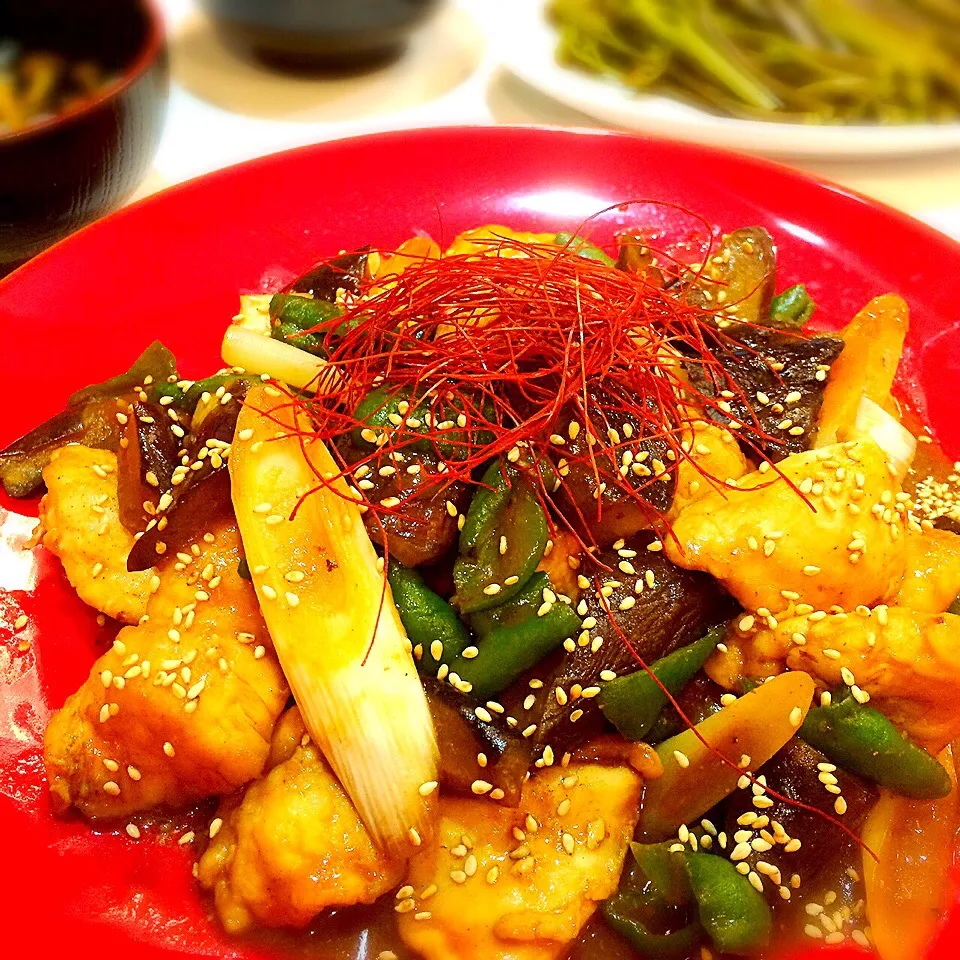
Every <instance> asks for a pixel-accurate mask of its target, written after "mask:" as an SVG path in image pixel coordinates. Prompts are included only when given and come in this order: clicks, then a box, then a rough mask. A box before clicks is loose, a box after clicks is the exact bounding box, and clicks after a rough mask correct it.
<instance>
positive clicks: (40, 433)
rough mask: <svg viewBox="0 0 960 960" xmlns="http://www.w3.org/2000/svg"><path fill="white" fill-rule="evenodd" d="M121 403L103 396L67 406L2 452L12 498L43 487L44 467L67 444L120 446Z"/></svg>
mask: <svg viewBox="0 0 960 960" xmlns="http://www.w3.org/2000/svg"><path fill="white" fill-rule="evenodd" d="M121 406H122V405H121V404H118V403H117V401H116V400H115V399H113V398H106V399H104V398H101V399H97V400H91V401H89V402H87V403H84V404H80V405H77V406H73V407H67V409H66V410H62V411H61V412H60V413H58V414H56V415H55V416H53V417H51V418H50V419H49V420H47V421H45V422H44V423H42V424H40V426H39V427H35V428H34V429H33V430H31V431H30V432H29V433H28V434H26V435H25V436H23V437H21V438H20V439H19V440H14V441H13V443H11V444H10V446H8V447H7V448H6V449H5V450H3V451H0V482H2V483H3V486H4V489H5V490H6V491H7V493H8V494H9V495H10V496H11V497H29V496H32V495H33V494H35V493H38V492H39V491H40V489H41V487H42V486H43V468H44V467H45V466H46V465H47V464H48V463H49V462H50V458H51V457H52V456H53V454H54V453H55V452H56V451H57V450H59V449H60V447H62V446H64V445H65V444H67V443H83V444H85V445H86V446H88V447H93V448H94V449H97V450H113V451H116V450H117V449H118V448H119V442H120V424H119V423H118V421H117V419H116V414H117V411H118V410H119V409H120V407H121Z"/></svg>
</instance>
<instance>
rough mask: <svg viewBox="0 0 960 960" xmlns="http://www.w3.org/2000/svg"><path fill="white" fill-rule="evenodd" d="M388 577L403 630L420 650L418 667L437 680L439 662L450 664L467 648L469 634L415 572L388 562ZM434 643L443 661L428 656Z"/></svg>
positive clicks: (443, 601) (440, 598)
mask: <svg viewBox="0 0 960 960" xmlns="http://www.w3.org/2000/svg"><path fill="white" fill-rule="evenodd" d="M387 577H388V579H389V580H390V589H391V591H393V601H394V603H396V605H397V612H398V613H399V614H400V620H401V622H402V623H403V628H404V629H405V630H406V631H407V636H408V637H409V638H410V642H411V643H412V644H413V646H414V648H416V647H417V646H420V647H422V649H423V656H422V657H421V658H420V659H419V660H418V661H417V666H418V668H419V669H420V670H421V671H423V672H424V673H428V674H430V675H431V676H436V673H437V670H438V669H439V668H440V664H441V662H446V663H449V662H450V661H451V660H452V659H454V658H456V657H458V656H459V655H460V654H461V653H462V652H463V650H464V648H465V647H468V646H469V645H470V634H469V633H468V632H467V628H466V627H465V626H464V625H463V623H462V622H461V620H460V618H459V617H458V616H457V614H456V612H455V611H454V609H453V607H451V606H450V604H449V603H447V602H446V600H444V599H443V597H441V596H439V595H438V594H436V593H434V592H433V591H432V590H431V589H430V588H429V587H428V586H427V585H426V584H425V583H424V582H423V577H421V576H420V574H419V573H417V571H416V570H411V569H410V568H409V567H405V566H403V564H400V563H396V562H395V561H391V562H390V566H389V567H388V568H387ZM434 640H439V641H440V642H441V643H442V644H443V654H442V660H438V659H437V658H436V657H434V655H433V653H432V652H431V646H432V644H433V642H434Z"/></svg>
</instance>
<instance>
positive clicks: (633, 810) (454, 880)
mask: <svg viewBox="0 0 960 960" xmlns="http://www.w3.org/2000/svg"><path fill="white" fill-rule="evenodd" d="M640 787H641V779H640V777H639V776H638V775H637V774H636V772H634V771H633V770H631V769H630V768H627V767H612V766H601V765H599V764H591V763H572V764H570V766H569V767H566V768H558V767H550V768H546V769H544V770H543V771H541V772H539V773H537V774H536V775H535V776H534V777H532V778H531V779H530V780H529V781H527V783H526V785H525V786H524V789H523V796H522V798H521V803H520V806H519V807H518V808H517V809H506V808H503V807H500V806H499V805H498V804H497V803H496V802H494V801H491V800H489V799H487V798H477V799H464V798H454V797H441V799H440V821H439V826H438V829H437V833H436V836H435V839H434V840H433V841H432V842H431V843H430V844H429V845H428V846H426V847H425V849H424V850H423V852H422V853H419V854H417V856H415V857H414V858H413V859H412V860H411V861H410V866H409V869H408V871H407V876H406V883H408V884H410V885H411V886H412V887H413V890H414V894H413V896H412V897H411V898H410V899H409V902H410V904H411V906H410V908H407V907H405V906H400V908H399V909H400V911H401V915H400V917H399V918H398V922H399V929H400V935H401V937H402V939H403V941H404V943H405V944H406V945H407V946H408V947H409V948H410V949H411V950H414V951H416V952H417V953H418V954H419V955H421V956H422V957H424V958H425V960H449V958H451V957H457V958H458V960H555V958H558V957H561V956H563V955H564V954H565V952H566V951H567V949H568V947H569V945H570V943H571V942H572V941H573V940H574V939H575V938H576V937H577V935H578V934H579V932H580V930H581V928H582V927H583V925H584V924H585V923H586V922H587V920H588V919H589V918H590V916H591V915H592V914H593V912H594V910H595V909H596V908H597V904H598V903H599V902H600V901H602V900H604V899H606V898H607V897H609V896H610V895H611V894H612V893H613V892H614V891H615V890H616V888H617V884H618V882H619V879H620V871H621V869H622V867H623V860H624V857H625V855H626V851H627V845H628V842H629V840H630V838H631V836H632V834H633V829H634V826H635V825H636V821H637V814H638V811H639V801H640ZM516 831H522V833H518V832H516ZM426 888H433V889H435V890H436V892H435V893H433V894H432V895H430V896H429V897H428V898H426V899H424V898H422V893H423V891H424V890H425V889H426ZM403 911H406V912H403ZM423 913H427V914H428V915H427V916H423ZM418 914H420V918H419V919H417V915H418Z"/></svg>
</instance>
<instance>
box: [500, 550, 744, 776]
mask: <svg viewBox="0 0 960 960" xmlns="http://www.w3.org/2000/svg"><path fill="white" fill-rule="evenodd" d="M652 542H653V536H652V535H651V534H649V533H644V534H640V535H638V536H636V537H634V538H632V539H631V540H629V541H627V543H626V544H625V545H624V546H623V547H621V548H620V549H619V550H612V549H611V550H608V551H605V552H604V553H602V554H601V555H600V556H599V564H600V565H598V567H597V571H596V579H597V581H598V582H599V583H600V585H601V590H602V591H604V592H609V596H607V597H603V598H602V600H601V594H599V593H597V591H596V590H595V589H594V588H593V587H591V588H588V589H587V590H585V591H584V593H583V596H582V597H581V599H580V601H579V603H578V605H577V612H578V613H580V614H581V616H582V617H583V621H582V622H583V623H585V624H589V625H590V626H588V627H584V629H583V632H581V633H580V635H579V637H578V638H577V640H576V642H575V644H574V646H573V649H572V650H564V651H562V652H561V653H560V654H557V655H554V657H553V658H551V659H550V660H548V661H544V662H543V663H541V664H540V665H538V667H536V668H534V670H533V671H531V672H530V674H528V675H527V676H525V677H524V678H522V679H521V680H520V681H518V682H517V683H516V684H514V685H513V686H512V687H511V688H510V689H509V690H507V691H505V692H504V694H503V705H504V707H505V708H506V711H507V714H508V715H510V716H513V717H516V718H517V720H518V726H519V727H520V729H521V730H529V729H530V727H531V726H534V725H535V727H536V729H535V730H534V731H533V732H531V733H530V734H528V736H529V738H530V740H531V742H532V743H533V748H534V753H535V754H536V755H537V756H540V755H542V753H543V751H544V749H545V748H546V747H548V746H549V747H550V748H551V749H552V750H553V752H554V754H555V755H557V756H558V757H559V755H560V753H561V752H565V751H568V750H572V749H574V748H575V747H576V746H578V745H579V744H581V743H583V742H584V741H586V740H588V739H590V738H591V737H594V736H596V735H597V734H598V733H599V732H601V731H602V730H603V729H604V726H605V720H604V718H603V714H602V713H601V712H600V709H599V706H598V702H597V700H596V699H595V693H596V692H598V691H599V688H600V686H601V685H602V684H603V682H604V681H603V677H604V676H607V677H609V674H608V673H607V671H610V672H611V673H614V674H616V675H620V674H626V673H633V672H634V671H635V670H639V669H642V668H641V665H640V664H639V663H638V661H637V657H640V658H641V659H642V660H643V662H644V663H647V664H650V663H653V662H654V661H655V660H658V659H660V658H661V657H664V656H666V655H667V654H668V653H672V652H673V651H674V650H676V649H677V648H678V647H682V646H684V645H685V644H688V643H691V642H693V641H694V640H697V639H699V638H700V637H702V636H703V634H704V633H706V631H707V630H708V629H709V628H710V627H712V626H714V625H716V624H718V623H722V622H723V621H724V620H727V619H729V617H731V616H732V615H733V613H734V612H735V610H736V609H737V608H736V605H735V604H734V602H733V601H732V600H731V598H730V597H729V596H728V595H727V593H726V592H725V591H724V590H723V589H722V587H720V585H719V584H718V583H717V581H716V580H714V579H713V577H710V576H707V575H706V574H704V573H698V572H695V571H689V570H681V569H680V568H679V567H676V566H674V565H673V564H672V563H671V562H670V561H669V560H667V558H666V557H664V556H663V554H662V553H661V552H659V551H650V550H648V549H647V547H648V545H649V544H650V543H652ZM623 563H627V564H630V565H631V566H632V567H633V569H634V571H635V572H634V573H632V574H628V573H626V572H624V569H623V568H622V567H621V566H620V565H621V564H623ZM640 584H642V588H640V589H639V590H638V585H640ZM631 599H632V601H633V603H632V605H631ZM608 611H609V612H608ZM611 617H612V618H613V622H614V623H615V624H616V626H617V627H618V628H619V630H620V631H622V633H623V635H624V636H625V637H626V640H627V641H629V646H628V644H627V643H626V642H625V641H624V640H623V638H622V637H621V636H620V634H619V633H618V632H617V630H615V629H614V627H613V624H611V622H610V618H611ZM631 647H632V649H631ZM531 681H532V682H533V685H532V686H531ZM531 696H532V697H533V700H531V699H530V698H531Z"/></svg>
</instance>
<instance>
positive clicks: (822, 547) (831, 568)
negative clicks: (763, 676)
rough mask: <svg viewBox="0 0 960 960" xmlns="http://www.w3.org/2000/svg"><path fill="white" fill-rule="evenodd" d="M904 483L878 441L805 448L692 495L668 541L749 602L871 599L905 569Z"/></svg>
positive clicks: (682, 562) (851, 603) (693, 566)
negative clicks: (700, 494) (893, 472)
mask: <svg viewBox="0 0 960 960" xmlns="http://www.w3.org/2000/svg"><path fill="white" fill-rule="evenodd" d="M778 470H779V474H778V473H777V471H778ZM900 492H901V490H900V485H899V484H898V483H897V482H896V481H895V480H894V479H893V477H892V476H891V473H890V470H889V468H888V465H887V458H886V456H885V455H884V453H883V451H882V450H881V449H880V448H879V447H878V446H877V445H876V444H875V443H874V442H873V441H870V440H863V441H850V442H847V443H839V444H834V445H833V446H830V447H824V448H822V449H819V450H807V451H805V452H803V453H798V454H793V455H792V456H789V457H786V458H785V459H783V460H781V461H780V463H779V464H778V465H777V467H776V468H775V469H774V468H767V469H765V470H758V471H756V472H754V473H750V474H748V475H747V476H745V477H743V478H741V479H740V480H739V481H738V482H737V485H736V488H732V487H729V486H727V487H725V488H722V489H711V490H710V491H709V492H708V493H707V494H706V495H705V496H703V497H701V498H700V499H699V500H696V501H695V502H693V503H691V504H690V505H689V506H687V507H686V509H684V510H682V511H681V512H680V514H679V515H678V516H677V518H676V519H675V520H674V522H673V530H672V534H673V535H672V536H668V537H666V538H665V540H664V551H665V553H666V555H667V557H668V558H669V559H670V560H672V561H673V562H674V563H675V564H677V566H680V567H685V568H687V569H688V570H704V571H706V572H707V573H709V574H712V575H713V576H714V577H716V578H717V579H718V580H720V581H721V583H723V585H724V586H725V587H726V588H727V589H728V590H729V591H730V593H732V594H733V595H734V597H736V598H737V600H739V601H740V603H741V604H742V605H743V606H744V607H745V608H746V609H747V610H748V611H757V610H763V609H766V610H768V611H772V612H777V611H780V610H783V609H784V608H785V607H786V606H787V605H788V602H793V601H794V600H796V601H797V602H805V603H808V604H810V605H811V606H813V607H814V609H818V610H827V609H829V608H830V607H831V606H832V605H834V604H837V605H839V606H841V607H843V609H845V610H852V609H854V608H855V607H856V606H858V605H859V604H866V605H868V606H869V605H871V604H874V603H877V602H878V601H880V600H881V599H882V598H883V597H885V596H887V595H888V594H889V593H890V591H891V589H892V588H893V587H895V585H896V584H898V583H899V582H900V579H901V578H902V576H903V571H904V565H905V562H906V546H905V537H904V532H905V528H906V523H905V520H904V517H905V514H906V507H905V505H904V503H903V502H901V500H900V499H898V494H900Z"/></svg>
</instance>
